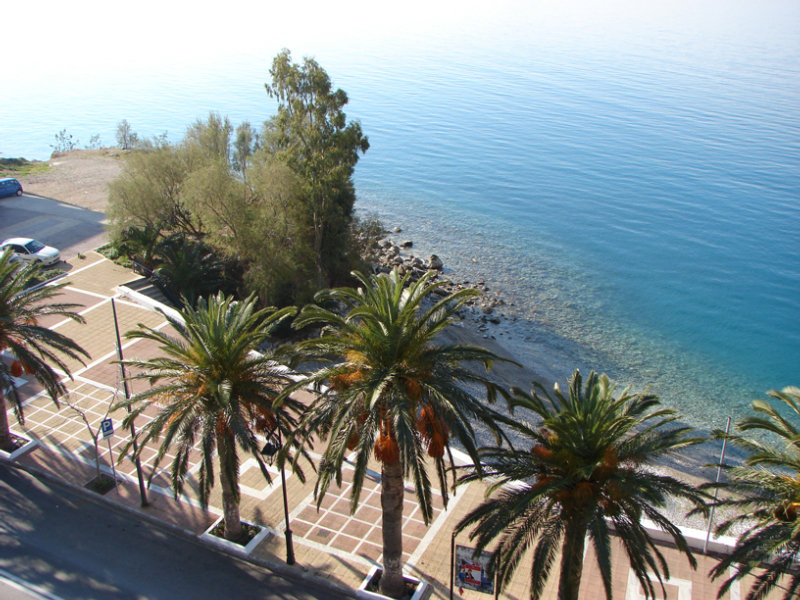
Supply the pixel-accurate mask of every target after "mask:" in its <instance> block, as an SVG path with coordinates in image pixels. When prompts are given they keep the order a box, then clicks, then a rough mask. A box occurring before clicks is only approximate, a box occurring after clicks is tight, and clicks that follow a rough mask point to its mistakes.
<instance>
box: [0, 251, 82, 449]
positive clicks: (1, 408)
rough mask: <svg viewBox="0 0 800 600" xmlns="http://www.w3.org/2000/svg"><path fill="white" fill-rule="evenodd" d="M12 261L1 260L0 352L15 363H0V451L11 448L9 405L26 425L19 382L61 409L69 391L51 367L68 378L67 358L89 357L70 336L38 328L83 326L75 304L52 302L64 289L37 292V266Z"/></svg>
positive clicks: (8, 255) (3, 257)
mask: <svg viewBox="0 0 800 600" xmlns="http://www.w3.org/2000/svg"><path fill="white" fill-rule="evenodd" d="M12 257H13V254H12V253H11V251H10V250H9V251H7V252H5V253H3V254H0V352H2V351H6V352H7V353H8V354H10V355H11V356H12V357H13V360H12V362H11V363H10V364H7V363H6V361H3V360H0V449H3V450H9V449H11V448H12V443H11V439H12V437H11V431H10V429H9V422H8V412H7V409H6V400H7V399H8V400H11V402H12V403H13V405H14V412H15V414H16V417H17V421H18V422H19V423H20V424H22V423H24V414H23V410H22V400H21V398H20V396H19V394H18V392H17V383H16V379H15V378H16V377H19V376H21V375H22V374H23V373H28V374H29V375H32V376H33V378H34V379H36V380H37V381H38V382H39V383H41V384H42V386H43V387H44V388H45V390H46V391H47V394H48V395H49V396H50V398H52V400H53V402H55V403H56V406H58V398H59V396H61V395H63V394H65V393H66V391H67V390H66V388H65V386H64V384H63V383H62V382H61V379H62V376H61V375H59V374H58V373H56V372H55V370H54V369H53V367H52V366H51V365H55V366H56V367H57V368H59V369H60V370H61V371H63V372H64V373H67V375H69V374H70V371H69V368H68V367H67V365H66V364H65V363H64V358H63V357H69V358H72V359H75V360H79V361H81V362H83V360H82V357H86V358H88V357H89V354H88V353H87V352H86V351H85V350H84V349H83V348H81V347H80V346H79V345H78V344H77V343H75V342H74V341H73V340H71V339H70V338H68V337H67V336H65V335H63V334H61V333H58V332H57V331H53V330H51V329H48V328H47V327H42V326H41V325H39V320H40V319H41V318H42V317H44V316H47V315H59V316H62V317H65V318H67V319H72V320H74V321H77V322H79V323H84V322H85V321H84V319H83V317H81V316H80V315H78V314H76V313H74V312H72V310H71V309H73V308H75V307H77V306H78V305H77V304H63V303H62V304H58V303H53V302H52V299H53V298H54V297H56V296H58V295H59V294H60V293H61V292H60V289H61V288H63V287H64V286H65V285H66V283H60V284H57V285H49V286H44V287H38V288H37V287H33V286H34V284H35V281H36V280H37V277H38V276H39V267H38V266H37V265H35V264H28V265H24V266H22V267H20V266H19V263H17V262H15V261H13V260H12Z"/></svg>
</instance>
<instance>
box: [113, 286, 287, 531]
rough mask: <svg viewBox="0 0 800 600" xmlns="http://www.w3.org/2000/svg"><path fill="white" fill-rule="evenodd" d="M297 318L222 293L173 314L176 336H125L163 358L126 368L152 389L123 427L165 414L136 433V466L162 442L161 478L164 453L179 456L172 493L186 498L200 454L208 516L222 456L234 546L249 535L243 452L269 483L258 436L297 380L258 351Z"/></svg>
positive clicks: (283, 420)
mask: <svg viewBox="0 0 800 600" xmlns="http://www.w3.org/2000/svg"><path fill="white" fill-rule="evenodd" d="M293 312H294V308H293V307H289V308H284V309H281V310H275V309H274V308H271V307H270V308H265V309H262V310H256V300H255V298H254V297H253V296H251V297H249V298H247V299H246V300H243V301H236V300H235V299H234V298H232V297H228V296H224V295H223V294H221V293H220V294H217V295H216V296H211V297H210V298H208V299H206V298H200V299H199V300H198V301H197V306H196V308H192V307H191V306H184V308H183V310H182V311H181V313H180V316H181V318H178V317H176V316H170V315H167V314H165V313H164V316H165V318H166V319H167V320H168V321H169V323H170V325H171V326H172V328H173V329H174V330H175V331H176V335H175V336H170V335H168V334H166V333H164V332H162V331H157V330H155V329H151V328H148V327H142V328H141V329H139V330H135V331H130V332H128V333H127V334H126V337H128V338H142V339H148V340H152V341H154V342H156V343H158V345H159V346H160V350H161V354H162V356H160V357H158V358H153V359H150V360H126V361H125V364H126V365H127V366H129V367H132V368H133V370H134V372H136V373H137V374H136V375H133V376H131V377H130V379H143V380H145V381H147V383H148V385H149V387H148V389H147V391H144V392H142V393H140V394H137V395H136V396H133V397H132V398H130V399H129V400H123V401H122V402H120V403H118V404H117V405H115V406H114V407H112V408H113V409H116V408H118V407H130V408H131V409H132V410H131V412H130V413H129V414H128V416H127V417H126V418H125V420H124V421H123V423H122V426H123V427H124V428H128V427H130V425H131V423H132V422H133V421H134V419H136V417H138V416H139V415H140V414H141V413H142V412H143V411H144V410H146V409H147V408H148V407H149V406H151V405H154V406H156V407H157V408H158V411H159V412H158V414H156V415H155V417H154V418H153V419H152V420H151V421H149V422H148V423H147V424H145V425H144V426H143V427H142V428H141V429H139V431H138V432H137V434H136V440H137V441H138V450H134V452H133V456H132V458H134V459H135V458H136V457H137V455H138V454H139V453H141V452H142V450H143V449H144V448H145V447H146V446H147V445H148V444H149V443H150V442H160V445H159V448H158V451H157V453H156V456H155V459H154V461H153V470H152V473H151V475H150V478H151V479H152V477H153V475H154V474H155V473H156V471H157V469H158V467H159V464H160V462H161V460H162V459H163V458H164V456H165V454H167V452H168V451H170V450H172V452H173V453H174V456H175V457H174V458H173V460H172V463H171V465H170V470H171V475H172V477H171V479H172V489H173V492H174V493H175V495H176V497H177V495H178V494H180V493H182V492H183V486H184V483H185V480H186V477H187V474H188V467H189V455H190V453H191V452H192V451H193V450H194V449H195V448H196V447H198V446H199V450H200V453H201V458H200V468H199V470H198V476H199V482H198V483H199V496H200V498H199V499H200V502H201V504H202V506H203V508H207V507H208V499H209V498H208V497H209V493H210V491H211V487H212V486H213V485H214V483H215V476H214V465H215V462H217V461H215V459H214V455H215V451H216V454H217V456H218V462H217V464H218V465H219V480H220V484H221V487H222V504H223V513H224V527H225V531H224V536H225V539H227V540H231V541H235V540H239V539H240V538H241V537H242V521H241V518H240V514H239V451H240V450H241V451H244V452H248V453H250V454H251V455H252V456H253V457H254V458H255V460H256V461H257V463H258V465H259V467H260V469H261V473H262V474H263V475H264V477H265V478H266V479H267V480H270V475H269V472H268V471H267V467H266V465H265V464H264V462H263V460H262V458H261V455H260V452H259V451H260V448H259V443H258V440H257V439H256V432H258V431H266V430H268V429H270V428H271V427H273V426H275V425H276V414H275V412H274V408H273V400H274V398H275V396H276V395H277V391H276V390H278V389H280V387H281V386H282V385H284V384H285V383H286V381H287V380H288V378H287V376H286V374H285V373H284V372H283V371H282V370H281V369H280V368H279V367H278V366H277V364H276V363H275V362H274V360H273V359H272V357H270V356H269V355H265V354H259V353H257V352H255V350H256V349H257V347H258V346H259V345H260V344H261V343H262V342H264V341H265V340H266V339H267V338H268V337H269V335H270V333H271V331H272V330H273V328H274V327H275V326H276V325H277V324H278V323H279V322H280V321H281V320H283V319H284V318H286V317H287V316H289V315H290V314H291V313H293ZM282 408H289V409H291V410H293V411H297V410H299V409H300V405H299V403H297V402H296V401H294V400H290V401H289V402H287V403H285V406H284V407H282ZM277 421H278V422H279V424H280V425H279V426H280V427H281V428H282V429H283V433H284V436H285V435H287V434H288V433H289V431H290V430H291V429H293V428H294V427H295V425H296V423H295V419H294V418H292V416H291V415H290V414H288V412H287V411H286V410H282V411H281V414H280V419H279V420H277ZM132 446H133V441H130V442H128V443H127V444H126V445H125V446H124V447H123V449H122V451H121V453H120V460H121V459H122V457H123V456H124V455H125V454H126V453H127V452H128V451H129V450H130V449H131V448H132Z"/></svg>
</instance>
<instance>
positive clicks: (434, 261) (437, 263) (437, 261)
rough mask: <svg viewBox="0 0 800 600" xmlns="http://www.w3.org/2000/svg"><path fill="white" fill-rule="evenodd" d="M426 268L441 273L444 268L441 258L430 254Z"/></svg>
mask: <svg viewBox="0 0 800 600" xmlns="http://www.w3.org/2000/svg"><path fill="white" fill-rule="evenodd" d="M428 268H429V269H435V270H437V271H441V270H442V269H443V268H444V263H443V262H442V259H441V258H439V257H438V256H436V255H435V254H431V257H430V258H429V259H428Z"/></svg>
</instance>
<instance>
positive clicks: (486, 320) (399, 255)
mask: <svg viewBox="0 0 800 600" xmlns="http://www.w3.org/2000/svg"><path fill="white" fill-rule="evenodd" d="M402 234H403V231H402V229H401V228H400V227H394V228H393V230H392V231H391V232H390V233H389V234H387V236H386V238H385V239H386V240H388V241H389V242H390V244H391V245H382V255H381V258H379V260H378V261H377V263H375V264H374V265H373V266H374V267H375V269H376V270H380V271H384V272H386V271H388V270H389V269H390V268H392V267H397V268H399V269H400V271H401V274H402V273H404V272H411V273H412V277H413V278H418V277H419V276H421V275H422V274H423V273H424V272H426V271H427V270H429V269H431V268H432V267H433V266H438V267H440V268H436V269H433V270H435V271H436V274H435V276H434V281H448V282H450V283H448V284H446V285H445V286H444V289H446V290H449V291H456V290H458V289H463V288H465V287H472V288H474V289H478V290H480V291H481V292H482V293H483V296H481V297H478V298H477V299H476V300H475V301H473V302H471V303H470V304H469V305H467V306H466V307H465V309H462V313H461V321H460V322H458V323H456V324H454V325H452V326H450V327H449V328H447V329H446V330H445V331H444V332H443V333H442V334H441V336H442V340H443V341H444V342H445V343H462V344H471V345H476V346H482V347H484V348H486V349H487V350H490V351H491V352H493V353H494V354H496V355H498V356H499V357H501V358H506V359H509V360H512V361H517V362H519V363H520V366H519V367H518V366H516V365H515V364H513V363H509V362H503V361H497V362H495V364H494V365H493V367H492V370H491V371H490V376H491V377H492V379H494V380H495V381H496V382H497V383H499V384H501V385H503V386H504V387H506V388H511V387H518V388H521V389H522V390H524V391H525V392H530V391H531V389H532V387H533V386H532V382H537V383H539V384H540V385H542V386H543V387H544V388H545V389H546V390H548V391H549V390H551V389H552V387H553V384H554V383H555V382H559V384H560V385H564V384H565V380H563V379H562V378H559V377H554V376H553V375H552V374H550V373H547V372H545V371H544V370H542V369H537V367H536V366H532V365H530V364H525V363H523V362H521V361H520V360H519V357H518V356H515V354H514V353H513V351H512V350H511V349H509V347H508V346H507V345H506V344H504V341H505V340H502V339H498V338H499V337H501V336H502V334H503V333H505V332H506V331H507V330H506V329H505V328H508V327H509V326H513V324H514V323H515V322H516V321H517V317H516V316H509V315H507V314H506V313H505V311H504V310H502V309H504V307H506V306H511V307H513V306H514V305H513V303H510V304H507V303H506V301H505V300H504V299H503V298H502V297H501V296H500V295H498V294H497V293H495V292H491V291H490V290H489V288H488V287H487V286H486V283H485V282H484V281H481V280H478V281H476V282H470V281H468V280H464V279H459V277H451V276H450V275H454V273H452V272H451V273H447V274H445V272H444V269H443V267H444V265H442V264H440V263H441V261H440V260H439V259H438V255H436V254H433V255H431V257H430V258H429V259H428V260H427V261H426V260H424V259H423V258H421V257H419V256H415V255H414V253H413V252H412V251H411V249H413V247H414V246H413V241H412V240H408V239H407V236H406V238H403V241H398V239H399V238H400V237H402ZM404 246H405V247H404ZM516 341H517V343H522V340H516ZM571 372H572V371H570V373H571ZM612 381H613V382H614V383H617V384H618V385H620V386H621V388H620V389H624V386H625V385H627V383H625V382H619V381H617V380H616V379H615V378H613V377H612ZM562 389H565V388H564V387H562ZM634 391H637V390H636V389H634ZM662 407H666V408H669V406H668V405H667V404H665V403H663V399H662ZM679 414H680V416H681V420H679V421H678V422H677V425H689V426H691V427H693V428H694V430H695V431H696V432H697V433H698V434H699V435H701V436H702V437H705V438H707V440H706V441H704V442H702V443H700V444H698V445H696V446H693V447H691V448H689V449H687V450H686V451H684V452H682V453H680V454H678V455H676V456H675V457H673V458H674V460H671V461H666V460H665V461H663V462H661V463H659V464H657V465H655V467H656V468H657V469H658V470H661V471H663V472H665V473H668V474H670V475H672V476H674V477H676V478H680V479H681V480H683V481H686V482H688V483H691V484H693V485H700V484H702V483H705V482H708V481H712V480H713V479H714V477H715V475H716V465H717V464H718V463H719V459H720V452H721V446H722V443H721V442H720V441H717V440H714V439H711V438H710V437H709V433H710V430H709V429H701V428H699V427H696V426H694V425H691V424H690V423H688V422H687V421H686V420H685V417H684V415H683V414H681V413H680V412H679ZM743 457H744V454H743V452H741V451H739V450H738V449H736V448H734V447H731V446H729V447H728V449H727V452H726V462H731V461H736V462H739V461H741V460H742V459H743ZM680 520H681V521H687V519H686V518H685V517H682V518H680ZM688 521H691V524H692V525H693V526H698V525H699V524H698V523H697V522H696V519H689V520H688Z"/></svg>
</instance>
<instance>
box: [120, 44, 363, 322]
mask: <svg viewBox="0 0 800 600" xmlns="http://www.w3.org/2000/svg"><path fill="white" fill-rule="evenodd" d="M270 75H271V78H272V81H271V83H267V84H266V90H267V92H268V94H269V95H270V96H271V97H272V98H274V99H276V100H277V102H278V109H277V114H275V115H274V116H272V117H270V118H269V119H267V120H266V122H265V123H264V125H263V130H262V133H261V134H259V133H257V130H256V129H255V128H253V127H252V126H251V125H250V123H248V122H244V123H242V124H240V125H239V126H238V127H234V126H233V125H232V124H231V122H230V120H229V119H228V118H227V117H224V116H221V115H219V114H217V113H213V112H212V113H211V114H210V115H209V116H208V118H207V119H206V120H204V121H203V120H198V121H196V122H195V123H194V124H193V125H191V126H190V127H189V128H188V129H187V131H186V135H185V136H184V139H183V141H182V142H181V143H179V144H175V145H171V144H167V143H165V142H164V141H163V140H160V141H157V142H155V143H141V144H139V145H137V146H136V148H135V149H134V150H132V151H131V152H130V153H129V154H128V155H127V156H126V163H125V167H124V168H123V172H122V174H121V175H120V176H119V178H118V179H117V180H115V181H114V182H113V183H112V185H111V189H110V196H109V216H110V221H111V225H110V229H111V234H112V244H114V245H115V246H116V248H117V250H118V251H119V252H120V253H122V254H128V255H129V256H130V257H131V258H136V259H137V260H138V261H139V262H142V263H144V264H145V265H146V266H147V267H148V268H151V269H157V268H160V267H161V266H163V264H164V260H165V257H166V256H167V255H168V254H169V253H168V252H159V245H162V244H164V243H166V242H165V241H166V240H169V239H170V238H174V236H175V235H181V236H184V237H186V238H187V239H188V240H189V241H191V242H203V243H204V244H206V245H207V247H208V248H209V250H210V251H211V252H212V253H213V254H215V255H216V256H217V257H218V258H219V259H220V260H221V261H223V262H224V263H225V266H226V269H225V273H224V277H223V278H222V279H223V280H225V285H224V286H223V287H222V288H221V289H229V290H230V289H236V290H237V292H238V294H239V295H240V296H242V297H244V296H247V295H249V294H250V293H256V294H257V295H258V297H259V299H260V301H261V303H262V304H264V305H268V304H274V305H279V306H285V305H289V304H296V303H302V302H305V301H308V300H310V299H311V297H312V296H313V294H314V292H315V291H316V290H318V289H321V288H324V287H328V286H329V285H334V284H342V283H345V282H347V281H348V278H349V273H350V271H351V270H353V269H357V268H361V266H362V265H361V263H360V258H359V256H360V249H359V248H358V241H357V237H356V236H354V235H353V228H354V227H357V226H358V220H357V219H355V218H354V213H353V207H354V203H355V188H354V185H353V181H352V176H353V171H354V168H355V165H356V163H357V162H358V158H359V155H360V154H361V153H363V152H365V151H366V150H367V148H368V147H369V143H368V141H367V138H366V136H365V135H363V133H362V132H361V126H360V125H359V123H357V122H348V120H347V117H346V115H345V113H344V111H343V108H344V106H345V105H346V104H347V94H346V93H345V92H344V91H342V90H340V89H336V90H334V89H333V86H332V84H331V81H330V78H329V77H328V74H327V73H326V72H325V70H324V69H323V68H322V67H321V66H320V65H319V64H318V63H317V62H316V61H314V60H313V59H310V58H306V59H304V61H303V62H302V63H301V64H295V63H293V62H292V60H291V55H290V53H289V51H288V50H284V51H283V52H281V53H280V54H279V55H278V56H277V57H276V58H275V59H274V61H273V64H272V68H271V69H270ZM173 245H174V244H173ZM187 247H188V246H187ZM192 247H193V248H197V247H196V246H192ZM197 256H198V260H199V259H200V258H203V259H207V258H208V257H207V256H205V255H204V256H200V255H199V254H197ZM184 258H185V257H184ZM181 263H182V268H186V269H192V268H194V267H193V263H191V261H188V260H182V261H181ZM194 266H195V267H199V265H194ZM165 271H169V272H175V270H174V269H172V270H170V269H166V270H165ZM176 274H177V275H178V276H177V277H176V278H175V279H174V281H173V282H172V283H173V285H174V287H176V288H177V287H178V285H179V282H180V281H185V280H187V277H186V276H185V274H184V275H181V274H179V273H176ZM167 284H168V285H169V282H167ZM173 291H174V292H175V293H176V294H175V295H176V296H177V295H180V294H181V293H182V290H181V289H174V290H173ZM209 291H213V290H209Z"/></svg>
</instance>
